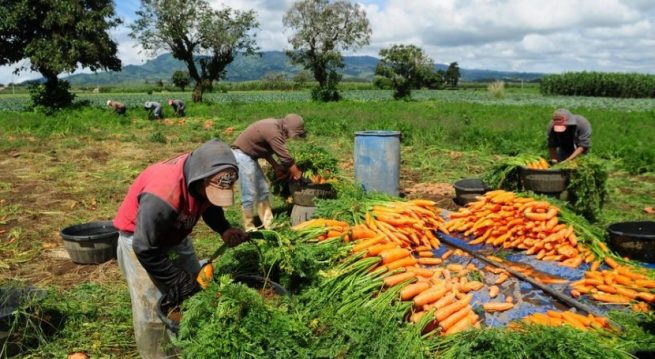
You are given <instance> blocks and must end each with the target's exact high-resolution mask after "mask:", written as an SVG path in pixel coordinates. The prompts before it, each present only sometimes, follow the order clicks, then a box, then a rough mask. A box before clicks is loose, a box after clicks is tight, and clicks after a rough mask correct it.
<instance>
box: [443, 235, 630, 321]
mask: <svg viewBox="0 0 655 359" xmlns="http://www.w3.org/2000/svg"><path fill="white" fill-rule="evenodd" d="M438 236H439V237H440V238H443V237H446V240H449V241H451V242H453V243H456V244H457V245H458V246H460V247H462V248H466V249H467V250H471V251H472V252H477V253H478V254H481V255H484V256H489V255H492V256H494V255H495V256H498V257H503V260H504V263H503V264H505V265H507V264H508V262H514V263H519V264H523V265H529V266H531V267H532V268H533V269H535V270H537V271H539V272H541V273H544V274H548V275H551V276H555V277H561V278H563V279H565V280H567V281H568V282H569V283H570V282H573V281H576V280H579V279H581V278H583V276H584V272H585V271H587V270H588V269H589V267H590V265H589V264H582V265H580V266H579V267H578V268H575V269H574V268H569V267H565V266H561V265H559V264H557V262H551V261H543V260H539V259H537V258H536V257H535V256H534V255H526V254H525V253H524V252H517V251H509V250H506V249H498V248H496V247H493V246H491V245H469V244H468V243H467V242H466V241H465V240H464V239H462V238H458V237H453V236H448V235H445V234H444V233H438ZM451 249H453V250H454V249H455V248H452V247H450V246H448V245H447V244H445V243H443V242H442V245H441V247H440V248H439V249H438V250H434V251H433V252H434V254H435V258H436V257H441V256H442V255H443V254H444V253H445V252H446V251H448V250H451ZM499 254H500V255H499ZM450 263H457V264H462V265H464V266H466V265H468V264H469V263H471V264H473V265H475V266H476V268H478V269H483V268H484V267H487V266H488V264H487V263H484V262H482V261H480V260H478V259H476V258H474V257H473V256H470V255H468V256H458V255H454V254H453V255H451V256H450V257H448V259H447V260H445V261H444V263H443V264H441V265H440V266H445V265H447V264H450ZM510 264H511V263H510ZM607 268H608V267H606V266H605V265H603V266H601V267H600V270H602V269H607ZM482 273H483V274H484V280H483V282H484V284H485V287H483V288H482V289H480V290H478V291H475V292H472V293H471V294H472V295H473V300H472V302H471V305H472V306H473V309H474V310H475V311H476V312H477V313H478V314H479V315H480V317H481V318H482V320H483V324H484V325H486V326H491V327H497V326H506V325H507V324H508V323H509V322H511V321H513V320H519V319H521V318H523V317H526V316H528V315H530V314H533V313H544V312H546V311H548V310H559V311H562V310H569V309H571V308H570V307H569V306H568V305H565V304H563V303H561V302H560V301H559V300H558V299H556V298H554V297H552V296H550V295H549V294H547V293H545V292H544V291H543V290H541V289H539V288H537V287H534V286H533V285H532V284H530V283H528V282H525V281H522V280H520V279H518V278H516V277H514V276H511V275H510V276H509V278H508V279H507V280H506V281H505V282H503V283H502V284H500V285H498V287H499V289H500V291H499V294H498V295H497V296H496V297H495V298H490V297H489V287H490V286H492V285H494V284H493V283H494V282H495V280H496V279H497V278H498V275H496V274H493V273H490V272H488V271H484V270H483V271H482ZM569 283H563V284H548V286H549V287H551V288H553V289H555V290H557V291H560V292H562V293H564V294H566V295H569V296H570V288H569ZM508 296H512V298H513V302H514V308H512V309H510V310H507V311H504V312H497V313H487V312H485V311H484V310H483V308H482V304H484V303H487V302H504V301H505V299H506V298H507V297H508ZM577 299H578V301H580V302H582V303H584V304H586V305H588V306H590V307H591V308H592V309H594V310H596V313H598V314H601V315H602V314H604V313H606V312H607V311H608V310H613V309H621V308H625V306H620V305H607V304H600V303H598V302H595V301H590V300H588V299H587V298H586V296H582V297H580V298H577ZM573 311H577V310H576V309H573ZM580 314H585V315H586V313H580Z"/></svg>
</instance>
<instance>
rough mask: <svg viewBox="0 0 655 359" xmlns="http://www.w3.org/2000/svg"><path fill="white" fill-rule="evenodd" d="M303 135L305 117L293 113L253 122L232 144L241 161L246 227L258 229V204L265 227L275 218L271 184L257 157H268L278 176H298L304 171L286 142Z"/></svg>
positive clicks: (237, 157)
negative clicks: (255, 213)
mask: <svg viewBox="0 0 655 359" xmlns="http://www.w3.org/2000/svg"><path fill="white" fill-rule="evenodd" d="M304 136H305V123H304V121H303V118H302V117H300V116H298V115H296V114H293V113H291V114H288V115H286V116H285V117H284V118H281V119H276V118H267V119H264V120H259V121H257V122H255V123H253V124H251V125H250V126H248V127H247V128H246V129H245V130H244V131H243V132H242V133H241V134H240V135H239V136H238V137H237V139H236V140H235V141H234V143H233V144H232V148H233V149H234V156H235V157H236V159H237V163H238V164H239V189H240V191H241V207H242V210H243V222H244V227H245V229H246V231H252V230H255V229H256V227H255V225H254V224H253V216H254V213H253V212H254V211H253V210H254V207H255V206H256V207H257V214H258V215H259V219H260V221H261V222H262V225H263V226H264V228H269V227H270V225H271V223H272V222H273V209H272V208H271V201H270V199H269V193H270V190H269V185H268V182H267V181H266V177H265V176H264V172H263V171H262V168H261V167H260V166H259V163H258V162H257V160H258V159H260V158H263V159H265V160H266V162H268V163H269V164H270V165H271V166H272V167H273V169H274V170H275V173H276V177H278V178H291V179H293V180H299V179H300V178H301V177H302V172H301V171H300V169H299V168H298V166H296V162H295V160H294V159H293V157H291V155H290V154H289V151H288V150H287V146H286V142H287V139H290V138H298V137H304ZM273 156H275V157H277V160H275V158H273Z"/></svg>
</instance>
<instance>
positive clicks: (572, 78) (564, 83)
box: [541, 72, 655, 98]
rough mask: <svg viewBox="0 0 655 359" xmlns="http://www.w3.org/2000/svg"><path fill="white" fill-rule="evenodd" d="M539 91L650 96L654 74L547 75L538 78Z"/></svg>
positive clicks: (654, 94)
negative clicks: (539, 83)
mask: <svg viewBox="0 0 655 359" xmlns="http://www.w3.org/2000/svg"><path fill="white" fill-rule="evenodd" d="M541 93H543V94H545V95H563V96H596V97H620V98H653V97H655V75H646V74H636V73H629V74H626V73H605V72H568V73H564V74H559V75H547V76H544V77H543V78H542V79H541Z"/></svg>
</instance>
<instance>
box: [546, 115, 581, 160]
mask: <svg viewBox="0 0 655 359" xmlns="http://www.w3.org/2000/svg"><path fill="white" fill-rule="evenodd" d="M547 135H548V151H549V153H550V162H551V164H555V163H558V162H562V161H569V160H572V159H574V158H576V157H578V156H580V155H582V154H586V153H588V152H589V149H590V148H591V124H590V123H589V121H588V120H587V119H586V118H584V117H583V116H580V115H574V114H572V113H571V112H570V111H569V110H567V109H563V108H560V109H558V110H556V111H555V112H554V113H553V117H552V120H551V121H550V122H549V123H548V132H547Z"/></svg>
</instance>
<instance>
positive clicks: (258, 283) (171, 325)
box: [157, 275, 289, 336]
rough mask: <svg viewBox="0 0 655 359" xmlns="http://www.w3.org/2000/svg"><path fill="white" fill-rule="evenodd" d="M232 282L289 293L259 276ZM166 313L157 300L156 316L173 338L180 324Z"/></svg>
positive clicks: (277, 284)
mask: <svg viewBox="0 0 655 359" xmlns="http://www.w3.org/2000/svg"><path fill="white" fill-rule="evenodd" d="M234 281H235V282H239V283H243V284H245V285H247V286H248V287H250V288H255V289H261V288H263V287H264V285H266V287H270V288H271V289H273V292H275V294H277V295H279V296H287V295H289V292H287V290H286V289H285V288H284V287H283V286H281V285H280V284H279V283H276V282H273V281H271V280H268V281H266V280H265V279H264V277H261V276H257V275H237V276H234ZM167 312H168V310H167V308H163V307H162V298H159V300H158V301H157V316H158V317H159V319H160V320H161V321H162V322H163V323H164V325H165V326H166V330H167V331H168V333H169V335H170V336H175V335H177V333H178V332H179V331H180V323H179V322H177V321H174V320H171V319H170V318H168V313H167Z"/></svg>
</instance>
